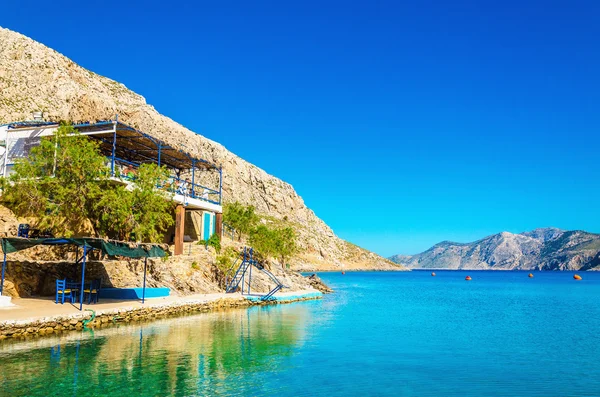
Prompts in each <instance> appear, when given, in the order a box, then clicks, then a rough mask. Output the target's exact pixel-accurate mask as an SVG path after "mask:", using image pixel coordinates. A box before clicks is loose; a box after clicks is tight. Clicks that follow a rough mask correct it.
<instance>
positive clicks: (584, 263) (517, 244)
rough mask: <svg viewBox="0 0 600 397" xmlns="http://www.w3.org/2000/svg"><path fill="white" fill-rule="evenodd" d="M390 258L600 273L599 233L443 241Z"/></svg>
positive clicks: (412, 263) (441, 265) (418, 263)
mask: <svg viewBox="0 0 600 397" xmlns="http://www.w3.org/2000/svg"><path fill="white" fill-rule="evenodd" d="M390 259H391V260H392V261H394V262H396V263H401V264H403V265H406V266H408V267H410V268H413V269H415V268H420V269H482V270H600V234H594V233H588V232H584V231H581V230H574V231H564V230H560V229H556V228H545V229H536V230H533V231H531V232H525V233H521V234H513V233H508V232H502V233H499V234H494V235H492V236H489V237H486V238H484V239H482V240H479V241H475V242H473V243H467V244H460V243H453V242H449V241H444V242H441V243H439V244H436V245H434V246H433V247H431V248H430V249H428V250H427V251H425V252H423V253H420V254H418V255H413V256H408V255H395V256H392V257H391V258H390Z"/></svg>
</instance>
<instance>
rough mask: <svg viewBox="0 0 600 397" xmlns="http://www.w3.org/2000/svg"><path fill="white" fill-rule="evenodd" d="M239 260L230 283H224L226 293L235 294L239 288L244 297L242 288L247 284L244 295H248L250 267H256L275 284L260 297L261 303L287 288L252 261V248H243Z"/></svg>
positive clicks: (250, 275) (232, 266) (250, 276)
mask: <svg viewBox="0 0 600 397" xmlns="http://www.w3.org/2000/svg"><path fill="white" fill-rule="evenodd" d="M239 259H240V258H238V259H236V260H235V262H233V264H232V265H231V268H230V269H229V271H231V270H232V269H233V268H234V267H235V265H236V263H237V261H238V260H239ZM241 259H242V262H241V263H240V266H239V267H238V268H237V270H236V272H235V275H234V276H233V278H232V279H231V280H230V281H229V280H228V281H227V283H226V284H227V286H226V289H225V292H226V293H231V292H236V291H237V290H238V288H240V289H241V292H242V295H244V286H245V285H246V284H247V290H246V292H245V293H246V294H247V295H249V294H250V289H251V283H252V266H254V267H256V268H257V269H258V270H260V271H261V272H263V273H265V274H266V275H267V276H269V278H270V279H271V280H272V281H273V282H274V283H275V287H274V288H272V289H271V290H270V291H269V292H268V293H267V294H265V295H263V296H261V298H260V299H261V300H262V301H268V300H271V299H274V298H273V295H275V293H276V292H277V291H279V290H280V289H282V288H287V287H286V286H285V285H283V283H282V282H281V281H279V280H278V279H277V277H275V275H273V273H271V272H270V271H268V270H267V269H265V267H264V266H262V265H261V264H260V263H258V262H257V261H256V260H255V259H254V249H253V248H247V247H244V251H243V253H242V255H241ZM229 271H228V272H229ZM246 273H247V274H248V280H246ZM240 284H241V287H240Z"/></svg>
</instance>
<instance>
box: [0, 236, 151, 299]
mask: <svg viewBox="0 0 600 397" xmlns="http://www.w3.org/2000/svg"><path fill="white" fill-rule="evenodd" d="M48 240H51V241H49V242H47V243H43V244H42V245H48V246H56V245H75V247H76V250H77V251H76V253H75V265H78V264H79V263H81V286H80V290H79V291H80V292H79V310H80V311H83V294H84V289H85V288H84V286H85V265H86V260H87V254H88V253H89V252H91V251H93V250H99V249H98V248H94V247H92V246H90V245H88V244H86V243H85V242H84V243H82V244H76V243H74V242H73V241H72V240H69V239H48ZM79 247H82V248H83V254H82V255H81V257H79ZM3 253H4V260H3V262H2V276H1V279H0V296H2V295H3V294H4V278H5V274H6V251H4V252H3ZM147 267H148V257H144V279H143V287H142V304H144V302H145V301H146V273H147ZM90 293H91V288H90Z"/></svg>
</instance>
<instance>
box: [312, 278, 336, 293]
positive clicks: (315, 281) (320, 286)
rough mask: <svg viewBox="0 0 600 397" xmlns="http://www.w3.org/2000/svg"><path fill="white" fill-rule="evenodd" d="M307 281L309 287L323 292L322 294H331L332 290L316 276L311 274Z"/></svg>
mask: <svg viewBox="0 0 600 397" xmlns="http://www.w3.org/2000/svg"><path fill="white" fill-rule="evenodd" d="M308 280H309V282H310V285H311V287H313V288H314V289H316V290H318V291H321V292H323V293H324V294H329V293H331V292H333V290H332V289H331V288H329V287H328V286H327V284H325V283H324V282H323V280H321V279H320V278H319V276H317V275H316V274H311V275H310V276H308Z"/></svg>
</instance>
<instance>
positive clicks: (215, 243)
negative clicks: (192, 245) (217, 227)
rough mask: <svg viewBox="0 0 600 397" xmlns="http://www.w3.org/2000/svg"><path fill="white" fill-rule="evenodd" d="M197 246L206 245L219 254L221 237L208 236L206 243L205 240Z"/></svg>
mask: <svg viewBox="0 0 600 397" xmlns="http://www.w3.org/2000/svg"><path fill="white" fill-rule="evenodd" d="M198 245H208V246H210V247H213V248H214V249H215V251H217V254H218V253H220V252H221V237H219V235H218V234H216V233H214V234H213V235H212V236H210V238H209V239H208V241H206V240H200V241H198Z"/></svg>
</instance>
